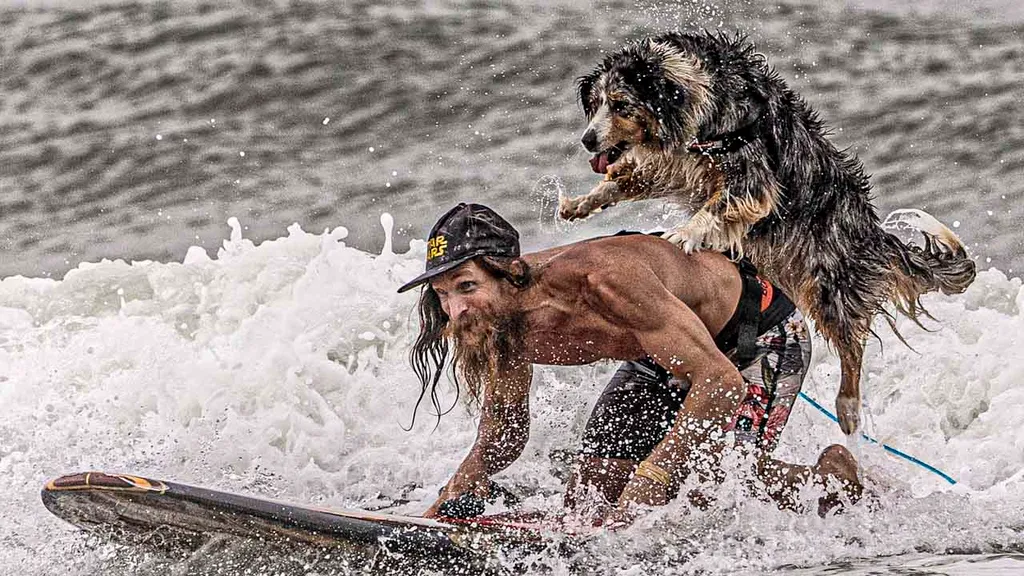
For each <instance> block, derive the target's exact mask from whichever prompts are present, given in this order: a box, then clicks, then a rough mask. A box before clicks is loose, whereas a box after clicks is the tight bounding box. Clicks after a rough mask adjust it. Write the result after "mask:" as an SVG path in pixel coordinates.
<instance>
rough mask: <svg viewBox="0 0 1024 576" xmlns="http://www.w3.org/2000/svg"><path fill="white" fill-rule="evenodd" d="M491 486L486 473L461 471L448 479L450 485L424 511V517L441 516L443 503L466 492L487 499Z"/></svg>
mask: <svg viewBox="0 0 1024 576" xmlns="http://www.w3.org/2000/svg"><path fill="white" fill-rule="evenodd" d="M489 486H490V482H488V479H487V476H486V474H483V475H476V474H472V473H468V474H467V473H463V472H462V471H460V472H459V473H456V474H455V476H453V477H452V479H451V480H449V481H448V485H447V486H445V487H444V490H441V495H440V496H438V497H437V500H435V501H434V503H433V505H431V506H430V508H428V509H427V511H426V512H424V513H423V517H424V518H436V517H437V516H440V515H441V514H440V509H441V505H442V504H444V503H445V502H447V501H449V500H455V499H456V498H458V497H460V496H462V495H464V494H472V495H473V496H476V497H477V498H480V499H481V500H486V499H487V498H488V497H489V496H490V490H489Z"/></svg>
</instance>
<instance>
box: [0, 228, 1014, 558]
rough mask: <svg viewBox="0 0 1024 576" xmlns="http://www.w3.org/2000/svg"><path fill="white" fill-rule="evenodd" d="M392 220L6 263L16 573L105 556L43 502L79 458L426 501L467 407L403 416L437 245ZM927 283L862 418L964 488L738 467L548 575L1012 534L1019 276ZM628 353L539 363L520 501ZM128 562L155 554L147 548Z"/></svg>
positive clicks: (815, 372) (873, 352)
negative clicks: (836, 501)
mask: <svg viewBox="0 0 1024 576" xmlns="http://www.w3.org/2000/svg"><path fill="white" fill-rule="evenodd" d="M381 225H382V227H383V229H384V232H385V234H386V235H387V238H388V240H387V241H386V242H385V249H384V250H383V252H382V253H381V254H380V255H374V254H370V253H367V252H364V251H360V250H357V249H354V248H351V247H348V246H346V245H345V243H344V242H343V239H344V238H346V236H347V234H348V231H347V230H346V229H345V228H335V229H333V230H330V231H325V232H324V233H323V234H319V235H318V234H310V233H307V232H305V231H303V230H302V229H301V228H300V227H299V226H298V225H293V226H291V227H289V228H288V231H287V234H286V235H285V236H283V237H281V238H278V239H276V240H272V241H267V242H263V243H262V244H259V245H255V244H253V243H252V242H251V241H249V240H247V239H245V238H244V236H243V227H242V226H241V224H240V223H239V221H238V220H237V219H234V218H232V219H231V220H230V221H229V226H230V230H231V231H230V237H229V238H228V239H227V240H225V241H224V242H223V246H222V247H221V248H220V249H219V250H218V252H217V254H216V256H215V257H214V258H211V257H210V256H209V255H207V254H206V252H205V251H203V250H202V249H198V248H194V249H192V250H189V252H188V255H187V256H186V257H185V258H184V260H183V261H182V262H180V263H178V262H168V263H159V262H150V261H147V262H133V263H126V262H123V261H119V260H118V261H102V262H99V263H93V264H82V265H80V266H79V267H77V268H76V269H74V270H72V271H70V272H69V273H68V274H67V275H66V277H65V278H64V279H63V280H59V281H58V280H50V279H35V278H25V277H20V276H16V277H9V278H6V279H4V280H2V281H0V406H3V407H4V417H3V419H2V420H0V494H2V495H3V496H2V497H0V515H2V517H3V518H4V520H3V522H2V523H0V542H3V546H0V573H14V572H20V573H33V574H44V573H51V574H54V573H72V574H75V573H82V574H84V573H88V572H89V571H95V570H96V569H97V568H98V567H99V568H102V567H103V566H104V562H106V561H107V558H108V556H109V555H110V550H109V548H107V547H105V546H91V547H84V548H83V546H82V542H83V541H85V539H84V537H83V535H82V534H81V533H79V532H78V531H77V530H75V529H73V528H71V527H70V526H68V525H66V524H64V523H63V522H62V521H60V520H57V519H56V518H54V517H52V516H50V515H49V513H48V512H47V511H46V510H45V509H44V508H43V507H42V505H41V503H40V501H39V496H38V490H39V488H40V487H41V486H42V484H43V483H44V482H45V481H46V480H47V479H49V478H52V477H54V476H57V475H60V474H64V473H69V472H73V471H81V470H89V469H98V470H107V471H112V472H117V471H121V472H132V473H137V474H142V475H149V476H154V477H158V478H166V479H171V480H177V481H181V482H186V483H191V484H198V485H207V486H218V487H220V488H223V489H226V490H232V491H240V492H246V493H252V494H263V495H269V496H273V497H278V498H284V499H288V500H292V501H296V502H304V503H316V504H319V505H325V506H333V507H354V506H359V505H361V504H365V503H367V502H371V501H377V500H380V499H381V498H383V499H390V498H397V497H398V496H399V495H401V494H404V495H405V497H406V498H409V499H410V500H411V502H410V503H408V504H406V505H404V506H400V507H398V508H396V509H395V510H396V511H397V512H402V513H419V512H420V511H422V510H423V509H425V508H426V507H427V506H428V505H429V503H430V502H431V501H432V500H433V498H434V497H435V495H436V493H437V492H436V491H437V488H438V487H439V486H441V485H442V484H443V483H444V482H445V481H446V480H447V478H448V476H449V475H450V474H451V473H452V472H453V471H454V469H455V467H456V466H457V465H458V463H459V462H460V460H461V458H462V457H463V456H464V454H465V453H466V451H467V450H468V448H469V446H470V445H471V444H472V442H473V440H474V438H475V422H474V419H473V417H472V416H471V415H470V414H468V413H466V412H465V411H463V410H462V409H461V408H459V409H456V410H455V411H453V412H452V413H451V414H450V415H448V416H446V417H445V418H443V419H442V421H441V424H440V426H439V427H438V428H437V429H436V430H432V427H433V423H434V422H433V419H431V418H422V419H418V420H417V425H416V427H415V428H414V430H413V431H412V432H409V433H407V432H404V431H403V430H402V428H401V426H402V425H405V424H407V423H408V422H409V420H410V418H409V417H410V415H411V409H412V406H413V403H414V401H415V399H416V396H417V390H418V388H417V384H416V380H415V376H414V375H413V374H412V372H411V370H410V369H409V367H408V366H407V364H406V357H407V353H408V350H409V347H410V345H411V343H412V341H413V339H414V337H415V334H416V331H417V326H416V323H415V316H414V315H413V314H412V310H413V307H414V305H415V301H416V297H415V295H413V294H402V295H400V294H397V293H396V292H395V290H396V288H397V287H398V286H399V285H401V283H402V282H404V281H406V280H408V279H409V278H412V277H414V276H415V275H417V274H418V273H419V272H420V271H422V266H423V264H422V262H423V259H424V256H425V244H424V243H423V242H422V241H419V240H414V241H413V242H412V243H411V249H410V251H409V252H407V253H404V254H394V253H393V252H392V251H391V244H390V236H391V232H392V230H393V226H394V218H392V217H391V216H390V215H389V214H383V215H382V216H381ZM925 304H926V306H928V308H929V310H930V311H931V313H932V314H933V315H934V316H935V317H936V318H937V319H938V321H936V322H933V323H930V324H929V326H928V328H929V330H930V331H925V330H922V329H921V328H919V327H917V326H916V325H914V324H913V323H912V322H909V321H903V320H900V322H899V329H900V330H901V331H902V332H903V334H904V335H905V336H906V338H907V340H908V342H909V343H910V344H911V345H912V346H913V348H914V349H913V350H911V349H908V348H907V347H905V346H903V345H902V344H900V343H899V342H898V341H897V340H896V338H895V336H893V335H892V334H891V333H890V332H889V331H888V329H887V328H886V327H884V326H882V325H879V326H876V328H877V331H878V333H879V334H880V336H881V345H879V344H878V343H872V344H870V345H869V347H868V351H867V354H866V359H865V370H864V374H865V376H864V389H865V390H866V397H867V399H868V400H869V407H868V409H867V411H868V413H869V416H870V420H869V424H870V425H869V426H868V427H867V429H866V432H868V433H870V434H871V435H872V436H874V437H876V438H878V439H879V440H880V441H882V442H885V443H889V444H891V445H893V446H896V447H898V448H900V449H902V450H906V451H907V452H910V453H912V454H915V455H916V456H919V457H921V458H922V459H924V460H926V461H928V462H929V463H931V464H933V465H935V466H937V467H939V468H941V469H943V470H945V471H946V472H948V473H949V474H951V475H952V476H953V477H955V478H956V479H957V480H958V482H959V483H958V484H957V485H956V486H955V487H950V486H948V485H947V484H946V483H945V482H943V481H942V480H941V479H939V478H936V477H935V476H934V475H932V474H930V473H928V472H927V471H926V470H922V469H920V468H916V467H913V466H911V465H908V464H907V463H905V462H903V461H900V460H896V459H893V458H891V457H889V456H887V455H885V454H884V453H883V452H882V451H881V450H880V449H879V448H877V447H874V446H871V445H863V446H861V447H860V453H861V456H862V459H863V463H864V465H865V467H866V469H867V475H868V477H869V478H870V479H873V480H872V482H873V485H874V487H875V490H876V492H878V498H877V504H876V505H875V506H873V507H869V506H867V505H865V506H857V507H854V508H853V509H851V510H850V511H849V512H848V513H847V514H844V515H842V516H839V517H833V518H826V519H821V518H818V517H817V516H814V515H810V516H805V515H798V514H793V513H787V512H779V511H777V510H774V509H773V507H772V506H771V505H769V504H765V503H761V502H759V501H757V500H752V499H749V498H746V497H745V496H744V494H745V492H744V490H743V487H742V485H741V484H740V483H739V482H738V481H731V482H727V484H726V485H725V486H724V487H723V489H722V491H721V492H720V494H719V498H720V505H719V506H718V507H716V508H714V509H712V510H711V511H709V512H694V511H688V510H687V509H686V506H685V505H684V504H683V503H673V504H672V505H670V506H668V507H666V508H664V509H661V510H658V511H656V512H654V513H652V514H650V515H648V516H647V517H646V518H644V519H642V520H641V521H640V522H639V523H638V524H637V525H636V526H634V527H632V528H630V529H628V530H625V531H623V532H620V533H617V534H610V535H602V536H599V537H598V538H596V539H595V540H594V541H593V542H591V543H590V544H588V549H587V554H586V556H585V559H583V560H580V559H579V558H577V559H576V560H573V561H572V562H570V561H569V560H566V559H562V558H561V557H559V556H558V555H557V554H555V553H551V554H550V555H549V556H542V557H540V558H539V559H538V560H537V562H539V563H540V564H541V565H543V566H546V569H547V570H548V571H550V572H551V573H554V574H559V573H566V572H568V571H570V570H579V569H580V566H579V563H580V562H582V563H583V564H584V565H585V566H589V567H590V569H592V570H594V571H597V572H604V573H619V574H631V573H634V572H633V571H631V570H641V572H644V573H646V572H647V571H650V570H657V571H659V572H665V573H693V572H705V573H721V572H731V573H734V572H741V573H742V572H750V573H758V572H764V571H767V570H771V569H775V568H779V567H782V566H802V567H810V568H807V569H808V570H812V571H813V570H814V569H813V567H816V566H822V565H823V564H825V563H827V562H830V561H845V562H852V563H856V562H872V561H873V560H872V559H874V558H877V557H881V556H892V555H899V554H907V553H914V552H917V553H922V552H924V553H930V554H938V553H944V552H947V551H960V552H971V553H978V552H982V553H983V552H994V551H1000V550H1002V551H1005V550H1018V551H1019V550H1020V549H1021V543H1022V542H1024V533H1022V530H1024V522H1022V521H1021V516H1020V512H1019V511H1020V510H1021V508H1022V504H1024V489H1022V488H1024V472H1022V464H1024V451H1022V450H1021V448H1020V447H1021V446H1022V445H1024V413H1022V412H1021V411H1020V410H1019V409H1018V407H1019V406H1020V405H1022V403H1024V388H1022V387H1021V386H1020V384H1019V383H1020V382H1021V381H1022V379H1024V358H1022V356H1021V354H1020V352H1019V350H1021V349H1022V346H1024V319H1022V316H1021V309H1022V306H1024V290H1022V289H1021V282H1020V280H1019V279H1008V278H1007V277H1006V276H1005V275H1004V274H1003V273H1002V272H1000V271H998V270H995V269H992V270H988V271H985V272H982V273H980V274H979V276H978V280H977V281H976V282H975V283H974V285H973V286H971V288H970V289H969V290H968V291H967V292H966V293H964V294H962V295H958V296H953V297H947V296H941V295H930V296H928V297H926V298H925ZM816 344H817V345H818V346H817V348H816V351H815V356H814V366H813V368H812V371H811V374H810V376H809V377H808V381H807V383H806V385H805V391H807V392H808V393H809V394H811V395H812V396H813V397H815V398H818V399H819V400H822V401H825V402H826V403H827V401H828V400H830V399H831V398H832V397H833V394H834V392H835V389H836V386H837V385H838V381H839V364H838V360H837V359H836V358H835V357H833V356H832V355H831V354H830V353H829V352H828V351H827V350H826V347H825V346H824V345H823V343H822V342H821V341H816ZM613 369H614V365H612V364H611V363H601V364H596V365H592V366H585V367H579V368H565V367H562V368H556V367H540V368H539V369H538V371H537V376H536V380H535V387H534V388H535V390H534V392H533V398H532V400H531V406H533V408H534V420H533V422H532V428H531V431H532V434H531V440H530V444H529V446H528V447H527V449H526V451H525V453H524V455H523V457H522V458H521V459H520V460H519V461H518V462H517V463H516V464H514V465H513V466H512V467H511V468H510V469H509V470H507V471H506V472H504V473H503V474H502V475H501V477H500V478H499V480H500V481H501V482H502V483H504V484H507V485H509V486H512V487H515V489H517V490H518V491H520V492H522V493H524V494H526V495H527V496H528V497H527V499H526V501H525V505H526V506H531V507H536V508H542V509H551V510H554V509H556V508H557V506H558V505H559V502H560V494H561V491H562V489H563V486H562V484H561V481H560V480H559V474H558V466H557V464H556V463H555V462H554V461H553V460H552V458H551V455H552V454H555V453H558V452H559V451H564V450H570V451H571V450H573V449H575V447H576V444H577V440H578V437H579V434H580V432H581V430H582V426H583V424H584V422H585V420H586V417H587V414H588V411H589V407H590V406H591V405H592V403H593V401H594V400H595V399H596V396H597V393H598V391H599V390H600V389H601V388H602V387H603V385H604V383H605V382H606V380H607V378H608V376H609V375H610V373H611V371H612V370H613ZM450 400H451V397H450V396H449V397H448V398H447V399H445V400H444V401H450ZM842 441H843V438H842V435H841V434H840V432H839V430H838V427H836V426H835V425H834V424H833V423H831V422H829V421H828V420H826V419H825V418H823V417H822V416H821V415H820V414H818V413H817V412H816V411H815V410H814V409H813V408H811V407H810V406H808V405H805V404H798V405H797V407H796V409H795V411H794V414H793V415H792V417H791V420H790V423H789V425H788V427H787V429H786V431H785V434H784V436H783V439H782V444H781V446H780V448H779V451H778V454H779V455H780V456H781V457H783V458H785V459H789V460H793V461H799V462H811V461H813V459H814V458H815V457H816V456H817V454H818V452H820V450H821V449H822V448H823V447H824V446H825V445H827V444H830V443H834V442H842ZM808 498H813V495H808ZM929 557H930V556H929ZM631 567H632V568H631ZM637 567H639V568H637ZM172 568H173V566H172ZM178 568H179V569H183V568H181V567H180V566H179V567H178ZM126 570H127V571H128V572H132V571H138V572H140V573H141V572H142V568H141V564H140V565H138V566H134V567H132V566H129V567H128V568H127V569H126ZM851 573H852V572H851ZM1006 573H1009V572H1006Z"/></svg>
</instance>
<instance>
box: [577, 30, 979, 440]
mask: <svg viewBox="0 0 1024 576" xmlns="http://www.w3.org/2000/svg"><path fill="white" fill-rule="evenodd" d="M577 87H578V96H579V102H580V104H581V105H582V107H583V110H584V112H585V113H586V117H587V120H588V121H589V125H588V126H587V128H586V130H585V131H584V133H583V136H582V143H583V146H584V147H585V148H586V149H587V150H588V151H589V152H591V153H593V157H592V158H591V160H590V164H591V168H592V169H593V170H594V171H595V172H598V173H600V174H604V176H605V178H604V180H603V181H601V182H600V183H599V184H598V185H597V186H596V187H594V188H593V190H591V191H590V192H589V193H588V194H585V195H583V196H578V197H575V198H568V197H563V198H561V199H560V202H559V215H560V216H561V217H562V218H565V219H568V220H573V219H578V218H586V217H588V216H590V215H591V214H593V213H595V212H599V211H601V210H602V209H605V208H608V207H610V206H612V205H614V204H616V203H618V202H623V201H626V200H638V199H649V198H667V199H669V200H670V201H673V202H675V203H678V204H680V205H682V206H684V207H686V208H688V209H689V211H690V212H691V214H692V217H691V218H690V219H689V220H688V221H687V222H685V223H684V224H682V225H679V226H677V227H675V228H672V229H670V230H669V231H668V232H665V233H664V235H663V236H664V237H665V238H666V239H668V240H669V241H671V242H673V243H675V244H677V245H679V246H680V247H681V248H682V249H684V250H686V251H688V252H689V251H693V250H697V249H701V248H704V249H712V250H721V251H731V253H732V254H733V255H734V256H735V257H739V256H743V255H746V256H747V257H749V258H750V260H751V261H753V263H754V264H755V265H756V266H757V267H758V269H759V270H760V271H761V272H762V273H763V274H764V275H765V276H767V277H768V278H770V279H771V280H772V281H773V282H775V283H776V284H777V285H779V286H780V287H781V288H782V289H783V290H784V291H785V292H786V293H787V295H788V296H790V298H791V299H792V300H794V301H795V302H796V303H797V305H798V306H799V307H800V308H801V309H802V310H803V311H804V312H805V313H807V314H808V315H809V316H811V317H812V318H813V319H814V321H815V325H816V326H817V329H818V331H819V332H820V333H821V334H822V335H823V336H824V337H825V339H826V340H827V341H828V342H829V344H830V345H831V346H832V347H833V348H834V349H835V350H836V352H837V353H838V356H839V358H840V361H841V364H842V377H841V383H840V387H839V393H838V395H837V397H836V413H837V416H838V420H839V425H840V428H841V429H842V431H843V432H844V433H846V434H848V435H849V434H853V433H854V432H855V431H856V430H857V428H858V426H859V423H860V371H861V361H862V357H863V353H864V346H865V343H866V340H867V337H868V336H869V334H871V333H872V332H871V321H872V319H873V317H874V316H875V315H876V314H883V315H884V316H885V318H886V320H887V321H888V323H889V325H890V327H892V328H893V330H894V331H896V327H895V318H894V317H893V315H892V314H891V313H889V312H887V311H886V310H885V309H884V308H883V305H884V304H885V302H892V303H893V304H894V305H895V308H896V310H898V311H899V312H900V313H902V314H905V315H906V316H908V317H909V318H911V319H912V320H914V321H915V322H918V320H919V317H920V315H922V314H925V315H927V311H926V310H924V308H922V307H921V302H920V296H921V295H922V294H924V293H926V292H930V291H934V290H941V291H942V292H943V293H945V294H956V293H960V292H963V291H964V290H966V289H967V287H968V286H969V285H970V284H971V282H972V281H973V280H974V277H975V274H976V271H975V264H974V262H973V261H972V260H971V259H970V258H969V257H968V255H967V252H966V250H965V248H964V245H963V243H962V242H961V241H960V240H959V238H957V237H956V235H955V234H953V232H952V231H950V230H949V229H948V228H946V227H945V226H943V225H942V224H940V223H939V222H938V221H936V220H935V219H934V218H931V217H930V216H928V215H927V214H924V213H922V212H918V211H911V212H908V213H907V214H904V216H907V217H906V218H904V219H903V221H904V223H909V224H911V225H913V226H914V227H915V228H917V229H918V230H920V231H921V233H922V234H923V235H924V238H925V246H924V247H923V248H922V247H918V246H914V245H908V244H905V243H903V242H902V241H901V240H900V239H898V238H897V237H895V236H893V235H892V234H889V233H888V232H886V231H885V230H884V229H883V228H882V226H881V225H880V224H879V220H878V217H877V215H876V214H875V210H874V207H873V206H872V204H871V194H870V192H871V189H870V184H869V182H868V178H867V176H865V174H864V170H863V167H862V165H861V163H860V161H859V160H858V159H857V158H856V157H855V156H852V155H850V154H848V153H847V152H845V151H840V150H838V149H836V147H835V146H833V145H832V143H831V142H829V140H828V139H827V138H826V135H827V132H826V129H825V127H824V124H823V122H822V121H821V120H820V119H819V116H818V115H817V113H816V112H815V111H814V110H812V109H811V107H810V106H809V105H808V104H807V103H806V102H805V101H804V100H803V99H802V98H801V97H800V96H799V95H797V94H796V93H795V92H793V91H792V90H791V89H790V88H789V87H787V85H786V83H785V82H784V81H783V80H782V79H781V78H780V77H779V75H778V73H776V72H775V71H774V70H773V69H772V68H770V67H769V65H768V64H767V61H766V59H765V57H764V56H763V55H761V54H758V53H757V52H755V50H754V47H753V46H752V45H751V44H750V43H749V42H748V41H747V40H746V38H744V37H730V36H727V35H724V34H711V33H708V32H703V33H687V34H683V33H667V34H664V35H661V36H657V37H653V38H646V39H643V40H640V41H637V42H634V43H632V44H629V45H626V46H624V47H623V48H621V49H619V50H617V51H615V52H613V53H610V54H609V55H608V56H606V57H605V58H604V59H603V60H602V61H601V62H600V63H599V64H598V65H597V67H596V68H594V69H593V71H591V72H590V73H589V74H587V75H585V76H583V77H581V78H579V79H578V82H577ZM918 323H919V322H918ZM896 334H897V336H899V332H896ZM900 339H901V340H902V336H900Z"/></svg>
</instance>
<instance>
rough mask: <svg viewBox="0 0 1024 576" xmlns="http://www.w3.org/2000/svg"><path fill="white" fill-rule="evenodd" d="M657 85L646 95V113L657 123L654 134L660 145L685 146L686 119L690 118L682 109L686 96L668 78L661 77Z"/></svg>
mask: <svg viewBox="0 0 1024 576" xmlns="http://www.w3.org/2000/svg"><path fill="white" fill-rule="evenodd" d="M659 83H660V84H661V86H658V87H656V88H655V89H654V90H651V91H650V93H649V94H648V95H647V96H648V97H647V99H646V101H647V106H648V111H649V112H650V113H651V114H653V115H654V118H655V119H656V120H657V122H658V125H657V129H656V131H655V132H656V135H657V137H658V140H659V141H660V142H661V145H662V146H663V147H665V148H675V147H678V146H681V145H683V144H685V142H683V139H684V138H686V132H687V129H686V118H688V117H689V116H690V115H689V114H687V113H686V112H685V109H684V107H685V106H686V97H687V94H686V90H685V89H684V88H683V87H682V86H679V85H678V84H676V83H675V82H673V81H672V80H670V79H668V78H665V77H661V79H660V82H659Z"/></svg>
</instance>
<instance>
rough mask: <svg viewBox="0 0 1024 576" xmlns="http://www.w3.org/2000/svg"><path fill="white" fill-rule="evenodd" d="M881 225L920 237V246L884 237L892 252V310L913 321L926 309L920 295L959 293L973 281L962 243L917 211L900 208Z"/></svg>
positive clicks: (974, 271)
mask: <svg viewBox="0 0 1024 576" xmlns="http://www.w3.org/2000/svg"><path fill="white" fill-rule="evenodd" d="M883 226H887V227H896V228H912V229H915V230H918V231H919V232H921V234H922V235H923V236H924V246H923V247H921V246H915V245H911V244H905V243H904V242H902V241H901V240H900V239H899V238H897V237H895V236H893V235H892V234H889V233H886V234H885V235H884V238H885V242H886V243H887V244H889V248H890V249H891V251H892V254H893V255H894V256H893V260H894V262H893V263H892V264H893V266H892V267H891V268H890V270H892V276H891V280H892V282H893V286H894V290H893V291H892V292H891V293H890V296H891V301H892V303H893V304H894V305H895V306H896V308H897V309H898V310H899V311H900V312H901V313H903V314H905V315H906V316H908V317H909V318H911V319H912V320H914V321H915V322H916V321H917V320H918V318H919V317H920V316H921V315H922V314H924V315H928V312H927V310H925V309H924V307H923V306H921V296H922V295H923V294H927V293H928V292H934V291H936V290H938V291H941V292H942V293H943V294H960V293H961V292H963V291H964V290H967V287H968V286H970V285H971V283H972V282H974V278H975V276H977V269H976V266H975V263H974V261H973V260H971V259H970V257H968V256H967V250H966V249H965V248H964V245H963V242H961V241H960V239H959V238H958V237H957V236H956V234H954V233H953V231H952V230H950V229H949V228H947V227H946V226H944V225H943V224H942V223H940V222H939V221H938V220H936V219H935V218H934V217H932V216H931V215H930V214H928V213H926V212H922V211H921V210H914V209H902V210H896V211H894V212H892V213H891V214H889V216H888V217H887V218H886V219H885V223H884V224H883Z"/></svg>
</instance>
